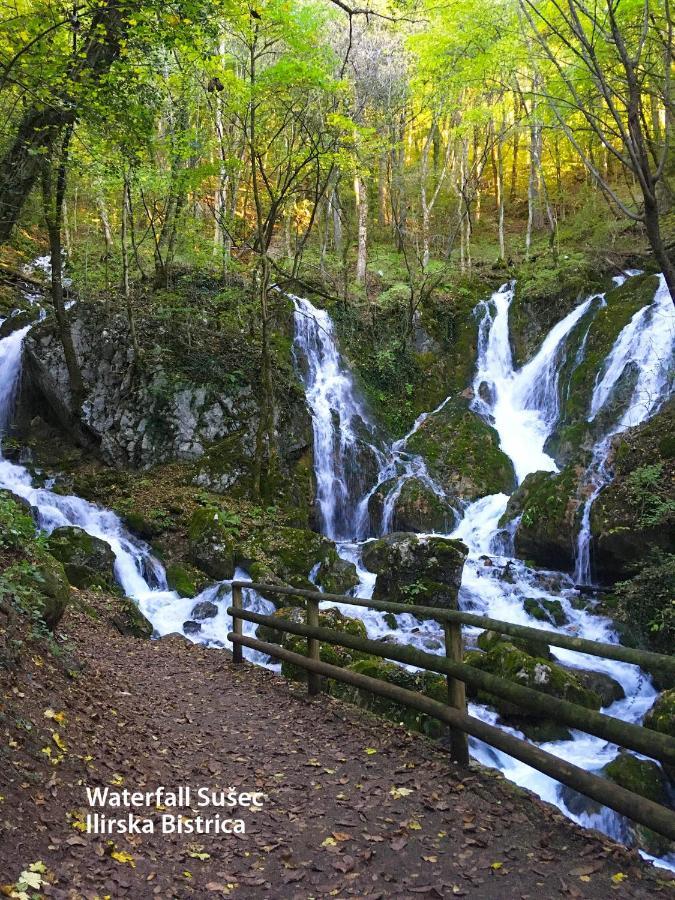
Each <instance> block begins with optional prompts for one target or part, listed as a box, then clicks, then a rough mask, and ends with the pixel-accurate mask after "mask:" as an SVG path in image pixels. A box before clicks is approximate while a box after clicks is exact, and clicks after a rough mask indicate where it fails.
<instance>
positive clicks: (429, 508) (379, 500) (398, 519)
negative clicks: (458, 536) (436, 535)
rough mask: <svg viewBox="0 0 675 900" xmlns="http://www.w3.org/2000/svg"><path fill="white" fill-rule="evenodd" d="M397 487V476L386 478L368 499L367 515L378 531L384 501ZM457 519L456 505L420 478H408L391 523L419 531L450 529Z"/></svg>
mask: <svg viewBox="0 0 675 900" xmlns="http://www.w3.org/2000/svg"><path fill="white" fill-rule="evenodd" d="M396 490H397V482H396V481H395V480H394V479H391V480H389V481H385V482H384V483H383V484H381V485H380V486H379V488H378V489H377V490H376V491H375V492H374V493H373V495H372V496H371V498H370V500H369V502H368V514H369V516H370V521H371V524H372V525H373V530H374V531H376V532H377V531H378V530H379V524H380V523H381V522H382V515H383V509H384V504H385V503H386V501H387V498H388V496H389V495H390V492H391V491H396ZM455 519H456V514H455V511H454V510H453V508H452V507H451V506H450V504H449V503H447V501H445V500H444V499H442V498H441V497H439V496H438V495H437V494H436V493H434V491H433V490H432V489H431V488H430V487H429V486H428V485H427V484H425V483H424V482H423V481H421V480H420V479H419V478H409V479H408V480H407V481H405V482H404V484H403V486H402V487H401V488H400V492H399V494H398V497H397V498H396V500H395V501H394V509H393V515H392V526H393V530H394V531H412V532H416V533H419V532H421V533H429V532H448V531H451V530H452V527H453V525H454V522H455Z"/></svg>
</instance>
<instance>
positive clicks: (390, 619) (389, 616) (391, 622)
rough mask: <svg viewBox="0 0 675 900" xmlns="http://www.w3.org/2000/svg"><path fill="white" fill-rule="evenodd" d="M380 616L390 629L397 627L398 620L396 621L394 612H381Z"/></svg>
mask: <svg viewBox="0 0 675 900" xmlns="http://www.w3.org/2000/svg"><path fill="white" fill-rule="evenodd" d="M382 618H383V619H384V621H385V624H386V625H387V627H388V628H391V629H392V631H396V629H397V628H398V622H397V621H396V616H395V615H394V613H382Z"/></svg>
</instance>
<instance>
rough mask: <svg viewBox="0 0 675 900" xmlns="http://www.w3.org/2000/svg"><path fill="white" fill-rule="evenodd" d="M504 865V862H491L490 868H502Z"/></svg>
mask: <svg viewBox="0 0 675 900" xmlns="http://www.w3.org/2000/svg"><path fill="white" fill-rule="evenodd" d="M503 865H504V863H500V862H493V863H490V868H491V869H501V867H502V866H503Z"/></svg>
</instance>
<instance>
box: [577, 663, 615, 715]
mask: <svg viewBox="0 0 675 900" xmlns="http://www.w3.org/2000/svg"><path fill="white" fill-rule="evenodd" d="M571 671H572V673H573V674H574V677H575V678H576V679H577V681H579V682H581V684H582V685H583V686H584V687H585V688H588V690H589V691H593V693H595V694H597V695H598V697H600V702H601V703H602V706H603V708H604V707H606V706H611V705H612V703H616V701H617V700H625V698H626V692H625V691H624V689H623V687H622V686H621V684H620V683H619V682H618V681H617V680H616V678H612V676H611V675H607V674H606V673H605V672H593V671H591V670H590V669H572V670H571Z"/></svg>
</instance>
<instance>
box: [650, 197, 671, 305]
mask: <svg viewBox="0 0 675 900" xmlns="http://www.w3.org/2000/svg"><path fill="white" fill-rule="evenodd" d="M644 217H645V227H646V229H647V237H648V238H649V245H650V247H651V248H652V253H653V254H654V256H655V258H656V261H657V262H658V264H659V266H660V268H661V272H662V273H663V277H664V278H665V280H666V284H667V285H668V290H669V291H670V298H671V300H672V301H673V303H675V266H674V265H673V263H672V260H671V259H670V257H669V256H668V252H667V250H666V248H665V245H664V243H663V237H662V235H661V224H660V222H659V208H658V204H657V203H656V200H655V198H653V199H652V198H648V197H647V196H645V211H644Z"/></svg>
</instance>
